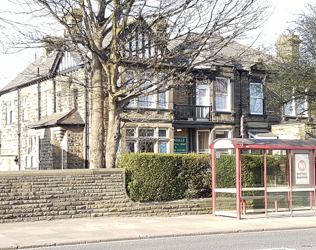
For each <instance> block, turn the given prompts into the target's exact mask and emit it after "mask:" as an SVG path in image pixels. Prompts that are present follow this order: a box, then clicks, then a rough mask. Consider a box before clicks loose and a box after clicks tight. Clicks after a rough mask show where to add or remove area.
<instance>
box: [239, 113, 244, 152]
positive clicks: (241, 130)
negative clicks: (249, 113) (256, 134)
mask: <svg viewBox="0 0 316 250" xmlns="http://www.w3.org/2000/svg"><path fill="white" fill-rule="evenodd" d="M240 135H241V145H242V147H243V146H244V116H243V115H242V116H241V119H240Z"/></svg>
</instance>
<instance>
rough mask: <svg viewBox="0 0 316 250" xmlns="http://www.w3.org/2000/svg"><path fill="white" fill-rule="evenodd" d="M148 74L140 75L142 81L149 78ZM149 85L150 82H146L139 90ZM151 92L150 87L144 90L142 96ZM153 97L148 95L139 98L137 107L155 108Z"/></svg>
mask: <svg viewBox="0 0 316 250" xmlns="http://www.w3.org/2000/svg"><path fill="white" fill-rule="evenodd" d="M150 74H151V73H150V72H145V73H143V75H142V77H141V78H142V79H146V78H148V77H149V76H150ZM150 85H151V82H150V81H146V82H145V83H144V84H143V85H142V86H141V88H144V87H149V86H150ZM151 90H152V87H151V88H148V89H145V90H144V91H143V92H142V93H143V94H146V93H148V92H149V91H151ZM155 99H156V98H155V95H148V96H143V97H140V98H139V107H141V108H156V100H155Z"/></svg>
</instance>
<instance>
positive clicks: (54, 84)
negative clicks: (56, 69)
mask: <svg viewBox="0 0 316 250" xmlns="http://www.w3.org/2000/svg"><path fill="white" fill-rule="evenodd" d="M53 88H54V90H53V91H54V113H55V112H56V81H55V79H53Z"/></svg>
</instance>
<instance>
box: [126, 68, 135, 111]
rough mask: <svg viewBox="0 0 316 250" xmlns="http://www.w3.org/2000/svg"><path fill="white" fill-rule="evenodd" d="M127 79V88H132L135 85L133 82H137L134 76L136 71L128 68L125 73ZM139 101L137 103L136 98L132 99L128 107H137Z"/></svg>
mask: <svg viewBox="0 0 316 250" xmlns="http://www.w3.org/2000/svg"><path fill="white" fill-rule="evenodd" d="M125 75H126V76H125V80H126V82H127V81H128V83H127V85H126V88H130V87H132V86H133V84H134V83H135V80H133V79H134V77H135V71H134V70H127V71H126V73H125ZM136 105H137V103H136V99H135V98H134V99H132V100H130V101H129V104H128V107H136Z"/></svg>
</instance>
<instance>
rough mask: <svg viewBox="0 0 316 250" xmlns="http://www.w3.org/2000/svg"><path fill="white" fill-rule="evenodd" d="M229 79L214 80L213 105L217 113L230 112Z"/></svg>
mask: <svg viewBox="0 0 316 250" xmlns="http://www.w3.org/2000/svg"><path fill="white" fill-rule="evenodd" d="M230 85H231V84H230V81H229V79H226V78H216V81H215V95H216V96H215V99H216V100H215V103H216V110H217V111H231V86H230Z"/></svg>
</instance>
